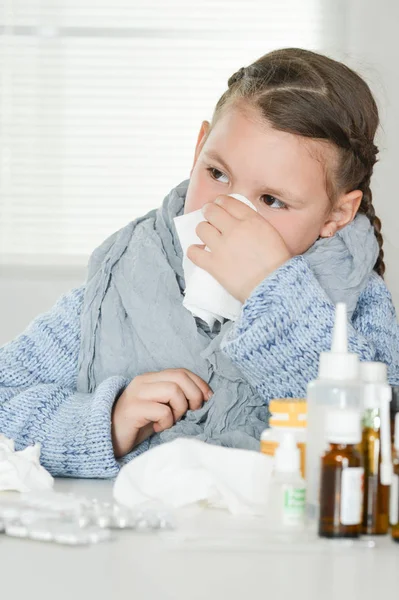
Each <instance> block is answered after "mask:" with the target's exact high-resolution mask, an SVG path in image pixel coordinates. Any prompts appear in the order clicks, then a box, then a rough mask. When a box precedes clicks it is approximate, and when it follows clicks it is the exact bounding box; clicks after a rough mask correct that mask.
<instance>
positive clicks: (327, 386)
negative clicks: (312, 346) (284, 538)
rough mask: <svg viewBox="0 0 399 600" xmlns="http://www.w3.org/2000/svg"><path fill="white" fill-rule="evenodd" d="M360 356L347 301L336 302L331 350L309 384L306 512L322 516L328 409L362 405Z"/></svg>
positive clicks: (314, 518) (309, 514) (358, 407)
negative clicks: (352, 348)
mask: <svg viewBox="0 0 399 600" xmlns="http://www.w3.org/2000/svg"><path fill="white" fill-rule="evenodd" d="M359 364H360V363H359V359H358V356H357V355H356V354H353V353H350V352H348V338H347V312H346V305H345V304H343V303H339V304H337V306H336V312H335V323H334V330H333V339H332V346H331V352H322V353H321V355H320V362H319V375H318V379H316V380H315V381H311V382H310V383H309V385H308V393H307V403H308V404H307V406H308V427H307V442H306V515H307V518H308V519H309V520H310V521H315V520H318V518H319V489H320V459H321V456H322V455H323V453H324V451H325V450H326V448H327V438H326V411H327V410H329V409H334V408H352V409H355V410H357V411H359V412H360V410H361V409H362V406H363V404H362V400H363V398H362V392H363V385H362V382H361V381H360V373H359V371H360V369H359Z"/></svg>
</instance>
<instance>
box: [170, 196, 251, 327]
mask: <svg viewBox="0 0 399 600" xmlns="http://www.w3.org/2000/svg"><path fill="white" fill-rule="evenodd" d="M230 196H232V197H233V198H236V199H237V200H240V201H241V202H244V204H246V205H247V206H249V207H250V208H252V209H253V210H256V209H255V207H254V205H253V204H251V202H250V201H249V200H248V199H247V198H246V197H245V196H242V195H241V194H230ZM202 221H206V219H205V217H204V215H203V214H202V210H196V211H195V212H192V213H188V214H186V215H181V216H180V217H175V219H174V223H175V227H176V231H177V234H178V236H179V240H180V244H181V247H182V249H183V270H184V278H185V281H186V290H185V293H184V294H185V296H184V300H183V306H185V307H186V308H187V309H188V310H189V311H190V312H191V313H192V314H193V315H194V316H195V317H200V318H201V319H203V320H204V321H205V322H206V323H208V325H209V327H213V325H214V323H215V321H220V322H221V323H222V322H223V319H229V320H232V321H235V320H236V319H237V318H238V315H239V314H240V310H241V306H242V305H241V302H239V300H237V299H236V298H234V297H233V296H232V295H231V294H229V292H228V291H227V290H225V289H224V287H222V286H221V285H220V283H219V282H218V281H216V279H214V277H212V275H210V274H209V273H207V271H204V270H203V269H201V268H200V267H197V266H196V265H194V263H192V262H191V260H189V259H188V258H187V249H188V247H189V246H191V245H192V244H202V242H201V240H200V238H199V237H198V236H197V234H196V232H195V229H196V227H197V225H198V224H199V223H201V222H202Z"/></svg>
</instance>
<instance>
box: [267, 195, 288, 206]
mask: <svg viewBox="0 0 399 600" xmlns="http://www.w3.org/2000/svg"><path fill="white" fill-rule="evenodd" d="M261 200H262V202H263V203H264V204H266V206H270V208H287V205H286V204H284V202H281V200H279V199H278V198H275V197H274V196H271V195H270V194H264V195H263V196H262V198H261Z"/></svg>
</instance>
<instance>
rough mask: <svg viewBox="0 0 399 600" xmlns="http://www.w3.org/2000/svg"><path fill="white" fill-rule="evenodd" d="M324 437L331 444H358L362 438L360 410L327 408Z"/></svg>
mask: <svg viewBox="0 0 399 600" xmlns="http://www.w3.org/2000/svg"><path fill="white" fill-rule="evenodd" d="M326 434H327V435H326V437H327V441H328V442H330V443H331V444H358V443H359V442H360V441H361V439H362V429H361V424H360V412H358V411H357V410H350V409H342V408H341V409H335V410H329V411H328V412H327V415H326Z"/></svg>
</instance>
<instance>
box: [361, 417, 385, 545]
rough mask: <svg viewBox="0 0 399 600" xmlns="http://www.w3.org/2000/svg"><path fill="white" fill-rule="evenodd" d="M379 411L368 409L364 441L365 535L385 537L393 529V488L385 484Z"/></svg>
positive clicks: (363, 523) (363, 521)
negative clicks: (382, 470) (391, 509)
mask: <svg viewBox="0 0 399 600" xmlns="http://www.w3.org/2000/svg"><path fill="white" fill-rule="evenodd" d="M378 412H379V411H378V410H376V409H373V410H368V411H366V415H365V423H364V428H363V438H362V454H363V459H364V502H363V520H362V533H364V534H367V535H385V534H387V533H388V528H389V492H390V486H389V485H382V483H381V471H380V466H381V440H380V427H379V420H380V419H379V415H378Z"/></svg>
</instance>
